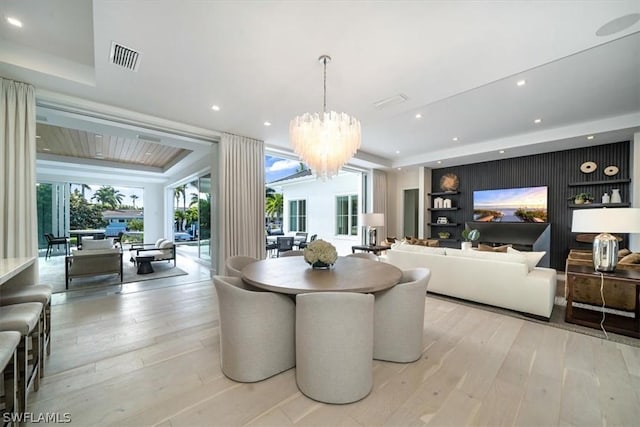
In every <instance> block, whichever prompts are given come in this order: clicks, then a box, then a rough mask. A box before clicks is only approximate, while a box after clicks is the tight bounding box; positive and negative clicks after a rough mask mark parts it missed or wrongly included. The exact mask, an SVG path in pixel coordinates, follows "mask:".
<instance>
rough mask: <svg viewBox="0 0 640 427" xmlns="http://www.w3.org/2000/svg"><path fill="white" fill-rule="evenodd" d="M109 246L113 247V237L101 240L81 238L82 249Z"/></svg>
mask: <svg viewBox="0 0 640 427" xmlns="http://www.w3.org/2000/svg"><path fill="white" fill-rule="evenodd" d="M111 248H113V239H103V240H91V239H83V240H82V250H83V251H89V250H94V249H111Z"/></svg>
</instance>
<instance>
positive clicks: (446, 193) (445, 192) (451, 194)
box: [427, 191, 460, 196]
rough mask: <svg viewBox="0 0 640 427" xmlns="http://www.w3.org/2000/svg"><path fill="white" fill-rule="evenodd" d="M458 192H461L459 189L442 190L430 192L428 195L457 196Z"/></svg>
mask: <svg viewBox="0 0 640 427" xmlns="http://www.w3.org/2000/svg"><path fill="white" fill-rule="evenodd" d="M456 194H460V192H459V191H440V192H438V193H428V194H427V195H428V196H455V195H456Z"/></svg>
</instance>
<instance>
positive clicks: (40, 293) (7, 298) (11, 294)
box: [0, 285, 53, 378]
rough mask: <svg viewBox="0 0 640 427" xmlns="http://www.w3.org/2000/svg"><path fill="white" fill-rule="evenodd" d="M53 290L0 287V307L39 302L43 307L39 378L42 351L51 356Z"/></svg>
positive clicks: (49, 287) (38, 286)
mask: <svg viewBox="0 0 640 427" xmlns="http://www.w3.org/2000/svg"><path fill="white" fill-rule="evenodd" d="M52 292H53V288H52V287H51V286H49V285H25V286H20V287H17V286H14V287H12V288H9V289H2V288H1V287H0V306H4V305H13V304H22V303H25V302H39V303H40V304H42V305H43V306H44V310H43V311H42V338H41V339H42V348H43V352H42V356H43V359H42V368H41V369H40V378H42V376H43V375H44V349H46V351H47V356H48V355H50V354H51V293H52Z"/></svg>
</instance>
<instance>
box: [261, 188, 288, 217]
mask: <svg viewBox="0 0 640 427" xmlns="http://www.w3.org/2000/svg"><path fill="white" fill-rule="evenodd" d="M283 206H284V197H283V196H282V193H274V194H273V196H272V197H270V198H268V199H267V202H266V205H265V209H264V211H265V213H266V214H267V215H269V216H270V217H271V218H274V217H275V218H280V217H281V216H282V211H283Z"/></svg>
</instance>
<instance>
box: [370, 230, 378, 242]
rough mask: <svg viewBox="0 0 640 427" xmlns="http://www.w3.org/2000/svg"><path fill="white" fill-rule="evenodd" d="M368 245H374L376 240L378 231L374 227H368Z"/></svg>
mask: <svg viewBox="0 0 640 427" xmlns="http://www.w3.org/2000/svg"><path fill="white" fill-rule="evenodd" d="M368 233H369V246H375V245H376V244H377V241H378V232H377V231H376V229H375V228H373V227H369V232H368Z"/></svg>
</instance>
